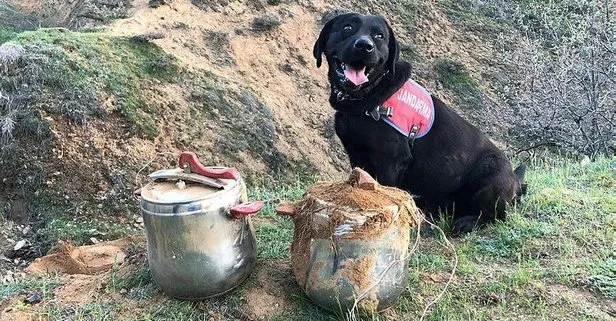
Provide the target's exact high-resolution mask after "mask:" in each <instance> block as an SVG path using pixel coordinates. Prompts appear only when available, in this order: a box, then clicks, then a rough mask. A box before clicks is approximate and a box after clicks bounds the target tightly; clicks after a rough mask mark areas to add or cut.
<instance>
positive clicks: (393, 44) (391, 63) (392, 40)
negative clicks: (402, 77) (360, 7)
mask: <svg viewBox="0 0 616 321" xmlns="http://www.w3.org/2000/svg"><path fill="white" fill-rule="evenodd" d="M386 23H387V22H386ZM387 29H388V30H389V56H388V57H387V63H386V66H387V70H389V72H391V74H392V75H393V74H395V73H396V62H398V59H400V46H399V45H398V41H397V40H396V36H394V30H393V29H392V28H391V26H390V25H389V24H388V23H387Z"/></svg>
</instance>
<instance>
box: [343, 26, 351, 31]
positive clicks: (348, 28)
mask: <svg viewBox="0 0 616 321" xmlns="http://www.w3.org/2000/svg"><path fill="white" fill-rule="evenodd" d="M351 30H353V26H351V25H346V26H344V31H351Z"/></svg>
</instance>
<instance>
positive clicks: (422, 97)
mask: <svg viewBox="0 0 616 321" xmlns="http://www.w3.org/2000/svg"><path fill="white" fill-rule="evenodd" d="M381 108H385V109H389V111H388V114H389V115H390V116H389V117H383V120H384V121H385V122H386V123H387V124H389V125H390V126H391V127H393V128H395V129H396V130H397V131H399V132H400V133H401V134H402V135H404V136H407V137H410V138H420V137H423V136H425V135H426V134H427V133H428V132H429V131H430V128H432V123H434V102H433V101H432V96H431V95H430V93H429V92H428V91H427V90H426V89H425V88H423V87H421V86H420V85H419V84H417V83H416V82H415V81H413V80H412V79H409V80H407V81H406V82H405V83H404V86H402V88H400V89H398V91H396V93H394V94H393V95H392V96H391V97H389V99H387V100H386V101H385V102H384V103H383V105H382V107H381Z"/></svg>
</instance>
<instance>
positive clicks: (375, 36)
mask: <svg viewBox="0 0 616 321" xmlns="http://www.w3.org/2000/svg"><path fill="white" fill-rule="evenodd" d="M374 38H376V39H383V34H382V33H377V34H376V35H374Z"/></svg>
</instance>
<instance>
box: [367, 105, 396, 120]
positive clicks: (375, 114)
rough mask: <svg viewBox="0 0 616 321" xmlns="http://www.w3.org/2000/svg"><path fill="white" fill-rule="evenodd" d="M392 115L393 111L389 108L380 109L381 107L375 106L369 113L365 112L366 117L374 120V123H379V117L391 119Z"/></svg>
mask: <svg viewBox="0 0 616 321" xmlns="http://www.w3.org/2000/svg"><path fill="white" fill-rule="evenodd" d="M393 114H394V109H393V108H391V107H381V106H376V108H374V109H373V110H371V111H369V112H368V111H366V116H372V119H374V120H375V121H379V120H380V119H381V116H385V117H391V116H393Z"/></svg>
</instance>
